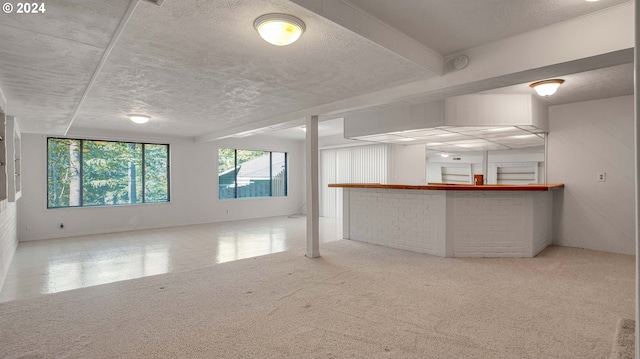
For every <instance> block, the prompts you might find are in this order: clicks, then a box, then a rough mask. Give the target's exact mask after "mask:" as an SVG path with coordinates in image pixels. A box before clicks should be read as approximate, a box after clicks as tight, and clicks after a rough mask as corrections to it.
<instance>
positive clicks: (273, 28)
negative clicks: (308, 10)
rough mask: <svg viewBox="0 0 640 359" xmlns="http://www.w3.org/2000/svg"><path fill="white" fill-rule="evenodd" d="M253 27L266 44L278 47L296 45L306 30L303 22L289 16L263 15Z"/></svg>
mask: <svg viewBox="0 0 640 359" xmlns="http://www.w3.org/2000/svg"><path fill="white" fill-rule="evenodd" d="M253 27H254V28H255V29H256V31H258V34H260V36H261V37H262V38H263V39H264V40H265V41H266V42H268V43H270V44H273V45H276V46H285V45H289V44H292V43H294V42H295V41H296V40H298V38H299V37H300V35H302V33H303V32H304V30H305V29H306V27H305V25H304V22H302V20H300V19H298V18H297V17H295V16H293V15H288V14H266V15H262V16H260V17H258V18H257V19H256V21H254V22H253Z"/></svg>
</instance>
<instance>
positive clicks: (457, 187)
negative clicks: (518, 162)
mask: <svg viewBox="0 0 640 359" xmlns="http://www.w3.org/2000/svg"><path fill="white" fill-rule="evenodd" d="M329 187H339V188H384V189H410V190H430V191H553V190H557V189H560V188H563V187H564V184H562V183H553V184H530V185H524V186H519V185H472V184H450V183H430V184H428V185H406V184H380V183H332V184H329Z"/></svg>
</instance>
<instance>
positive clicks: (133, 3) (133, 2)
mask: <svg viewBox="0 0 640 359" xmlns="http://www.w3.org/2000/svg"><path fill="white" fill-rule="evenodd" d="M163 1H164V0H163ZM139 2H140V0H131V2H130V3H129V7H128V8H127V12H126V13H125V14H124V16H123V17H122V19H121V20H120V24H118V28H117V29H116V31H115V32H114V34H113V36H112V37H111V41H109V44H108V45H107V47H106V48H105V50H104V52H103V53H102V57H101V58H100V61H99V62H98V65H97V66H96V68H95V70H94V71H93V75H92V76H91V79H90V80H89V82H88V83H87V86H86V87H85V88H84V92H83V93H82V96H81V97H80V100H79V101H78V103H77V104H76V107H75V109H74V111H73V115H72V116H71V119H69V123H68V124H67V128H66V129H65V130H64V135H65V136H66V135H67V133H69V130H70V129H71V126H72V125H73V121H75V119H76V116H77V115H78V112H79V111H80V108H81V107H82V105H83V104H84V101H85V100H86V98H87V96H88V95H89V91H91V88H92V87H93V84H94V83H95V82H96V80H97V78H98V75H100V72H101V71H102V68H103V67H104V64H105V63H106V62H107V59H108V58H109V54H111V50H113V48H114V46H115V45H116V42H118V39H119V38H120V35H121V34H122V32H123V31H124V28H125V27H126V26H127V23H128V22H129V20H130V19H131V17H132V16H133V12H134V11H135V9H136V7H137V6H138V3H139Z"/></svg>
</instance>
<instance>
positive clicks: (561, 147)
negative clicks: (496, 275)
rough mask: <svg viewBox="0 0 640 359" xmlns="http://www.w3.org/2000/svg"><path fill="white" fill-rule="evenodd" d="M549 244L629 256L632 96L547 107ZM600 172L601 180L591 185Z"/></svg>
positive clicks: (631, 249)
mask: <svg viewBox="0 0 640 359" xmlns="http://www.w3.org/2000/svg"><path fill="white" fill-rule="evenodd" d="M549 118H550V120H549V122H550V133H549V148H548V150H549V157H548V161H549V163H548V167H547V169H548V180H549V182H550V183H558V182H561V183H564V184H565V188H564V190H563V191H558V192H556V193H555V195H554V243H555V244H559V245H563V246H570V247H580V248H588V249H594V250H602V251H608V252H616V253H624V254H635V217H634V212H635V211H634V192H635V187H634V173H635V172H634V138H633V136H634V110H633V96H624V97H616V98H610V99H602V100H595V101H587V102H580V103H574V104H567V105H561V106H553V107H551V108H550V109H549ZM598 172H606V174H607V175H606V182H597V181H596V175H597V173H598Z"/></svg>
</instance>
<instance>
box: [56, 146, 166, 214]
mask: <svg viewBox="0 0 640 359" xmlns="http://www.w3.org/2000/svg"><path fill="white" fill-rule="evenodd" d="M168 201H169V145H166V144H149V143H135V142H116V141H98V140H79V139H68V138H48V139H47V207H48V208H63V207H89V206H111V205H124V204H137V203H157V202H168Z"/></svg>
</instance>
